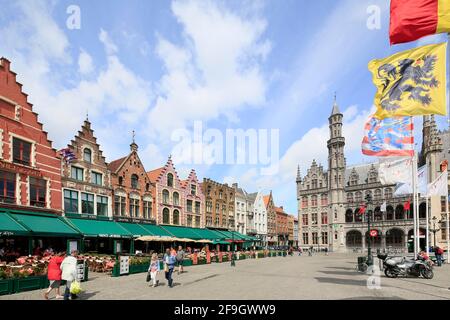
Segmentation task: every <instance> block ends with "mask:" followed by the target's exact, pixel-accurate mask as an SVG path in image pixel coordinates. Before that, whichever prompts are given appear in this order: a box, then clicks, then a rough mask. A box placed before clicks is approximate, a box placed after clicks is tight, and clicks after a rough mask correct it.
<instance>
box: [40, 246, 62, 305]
mask: <svg viewBox="0 0 450 320" xmlns="http://www.w3.org/2000/svg"><path fill="white" fill-rule="evenodd" d="M65 255H66V253H65V252H60V253H58V254H56V255H53V256H52V257H51V258H50V262H49V263H48V272H47V278H48V280H49V281H50V286H49V287H48V289H47V291H45V292H44V299H45V300H48V295H49V293H50V292H51V291H52V290H53V289H56V299H62V298H64V296H62V295H61V294H60V292H59V287H60V286H61V275H62V271H61V263H62V262H63V260H64V256H65Z"/></svg>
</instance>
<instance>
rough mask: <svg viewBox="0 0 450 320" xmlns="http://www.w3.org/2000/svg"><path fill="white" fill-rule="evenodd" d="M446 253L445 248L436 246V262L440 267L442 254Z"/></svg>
mask: <svg viewBox="0 0 450 320" xmlns="http://www.w3.org/2000/svg"><path fill="white" fill-rule="evenodd" d="M443 254H444V250H443V249H442V248H441V247H438V246H436V247H434V255H435V257H436V262H437V265H438V267H440V266H442V255H443Z"/></svg>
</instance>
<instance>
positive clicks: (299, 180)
mask: <svg viewBox="0 0 450 320" xmlns="http://www.w3.org/2000/svg"><path fill="white" fill-rule="evenodd" d="M301 181H302V176H301V174H300V165H297V182H301Z"/></svg>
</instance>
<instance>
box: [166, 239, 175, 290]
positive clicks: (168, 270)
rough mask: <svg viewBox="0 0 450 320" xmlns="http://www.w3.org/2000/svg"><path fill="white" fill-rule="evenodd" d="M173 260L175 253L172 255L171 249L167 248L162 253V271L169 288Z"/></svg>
mask: <svg viewBox="0 0 450 320" xmlns="http://www.w3.org/2000/svg"><path fill="white" fill-rule="evenodd" d="M175 262H176V260H175V255H173V254H172V253H171V250H170V249H169V248H167V249H166V253H165V254H164V272H165V276H166V280H167V284H168V286H169V288H172V287H173V279H172V273H173V268H174V267H175Z"/></svg>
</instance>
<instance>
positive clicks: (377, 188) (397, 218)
mask: <svg viewBox="0 0 450 320" xmlns="http://www.w3.org/2000/svg"><path fill="white" fill-rule="evenodd" d="M328 120H329V128H330V139H329V140H328V142H327V146H328V171H325V170H324V168H323V167H322V166H321V165H320V164H317V163H316V161H315V160H313V162H312V165H311V167H310V168H309V169H308V172H307V174H306V176H304V177H302V176H301V174H300V169H298V171H297V179H296V182H297V200H298V220H299V243H300V246H301V247H303V248H308V247H311V246H312V247H314V248H325V247H327V248H328V249H329V250H331V251H351V250H354V249H363V250H364V249H365V248H366V247H367V243H368V238H369V237H368V228H367V220H366V216H365V215H360V214H359V208H360V207H361V204H362V203H364V202H365V200H364V198H365V196H366V194H368V193H371V194H372V199H373V206H372V208H371V209H372V212H373V213H372V218H371V221H372V223H371V229H376V230H377V231H378V236H377V237H376V238H372V239H371V245H372V248H375V249H377V248H386V249H396V250H400V251H405V252H406V251H408V250H409V251H411V250H413V249H412V238H411V237H412V235H413V219H412V218H413V205H412V201H411V210H410V211H406V210H405V209H404V205H405V203H406V202H407V201H408V199H411V196H410V195H409V196H404V197H393V193H394V191H395V185H382V184H381V183H380V181H379V179H378V163H372V164H363V165H356V166H347V164H346V159H345V156H344V147H345V138H344V137H343V135H342V124H343V115H342V113H341V112H340V111H339V107H338V105H337V103H336V101H334V104H333V108H332V112H331V115H330V117H329V118H328ZM449 137H450V134H449V132H448V131H444V132H438V130H437V126H436V123H435V121H434V117H433V116H425V117H424V127H423V145H422V151H421V155H420V162H421V163H422V164H424V163H425V162H426V163H427V164H428V170H429V172H428V178H429V181H431V180H433V179H435V178H436V177H437V175H438V173H439V170H440V167H439V164H440V162H441V161H442V160H443V159H447V160H448V159H449V147H450V146H449V140H450V139H449ZM446 143H447V145H446ZM385 200H386V204H387V207H386V211H385V212H382V211H381V210H380V208H381V206H382V204H383V202H384V201H385ZM442 203H443V204H441V199H433V198H432V199H431V205H430V207H431V212H430V218H431V217H432V216H437V219H438V220H441V224H442V226H445V222H444V221H445V216H446V215H445V212H444V211H445V210H444V208H445V205H444V201H442ZM419 204H420V205H419V218H420V233H421V235H422V234H423V235H424V234H425V227H426V221H425V220H426V219H425V216H426V204H425V199H420V202H419ZM369 209H370V208H369ZM437 237H438V241H439V243H442V244H444V241H443V240H445V230H443V231H440V232H439V235H437ZM431 240H432V239H431ZM441 241H442V242H441ZM420 245H421V247H423V248H424V247H425V239H424V237H423V238H421V239H420ZM444 247H445V245H444Z"/></svg>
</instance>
